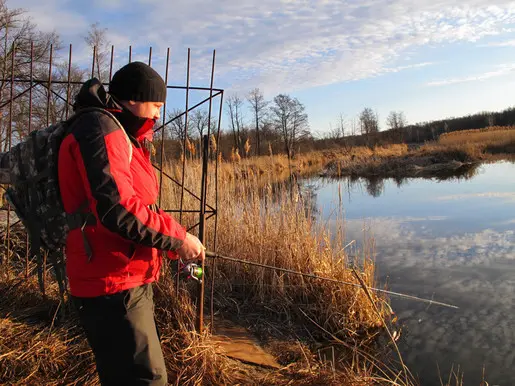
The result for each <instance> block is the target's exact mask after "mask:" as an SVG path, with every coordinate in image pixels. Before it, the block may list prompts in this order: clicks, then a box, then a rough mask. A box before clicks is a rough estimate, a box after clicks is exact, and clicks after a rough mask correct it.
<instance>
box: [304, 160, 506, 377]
mask: <svg viewBox="0 0 515 386" xmlns="http://www.w3.org/2000/svg"><path fill="white" fill-rule="evenodd" d="M306 186H309V189H310V190H311V192H312V193H313V196H314V197H315V198H316V205H317V207H318V209H319V210H320V215H321V216H322V217H323V218H324V220H326V221H327V222H328V224H329V226H335V225H336V221H341V220H338V219H337V218H336V217H337V216H335V212H337V211H338V210H337V209H338V207H339V194H338V189H340V192H341V198H342V203H341V204H342V205H343V209H344V212H345V213H344V214H345V222H346V224H345V228H346V239H347V240H346V241H351V240H356V241H357V244H358V246H359V245H360V244H361V243H362V242H363V239H364V237H373V239H374V241H375V251H376V260H377V269H378V280H379V281H380V283H385V282H388V285H389V289H391V290H394V291H399V292H404V293H409V294H412V295H416V296H422V297H429V298H431V297H434V299H435V300H440V301H443V302H446V303H451V304H454V305H457V306H458V307H459V309H458V310H453V309H446V308H442V307H437V306H434V305H431V306H429V307H428V305H427V304H424V303H416V302H413V301H408V300H399V299H396V298H392V305H393V308H394V310H395V311H396V312H397V314H398V316H399V319H400V322H401V325H402V326H403V330H402V335H401V336H402V338H401V339H400V341H399V344H400V349H401V351H402V353H403V358H404V360H405V362H406V363H407V364H408V366H409V368H410V369H411V370H412V372H413V373H414V375H416V376H418V377H419V379H420V382H421V384H423V385H440V379H439V370H438V368H439V369H440V373H441V375H442V378H443V379H447V378H448V375H449V372H450V370H451V366H454V369H456V368H457V366H458V365H459V366H460V369H461V370H462V371H463V372H464V381H465V384H466V385H479V384H480V382H481V379H482V378H481V374H482V371H483V366H485V374H486V379H487V381H488V382H489V384H490V385H515V307H514V306H515V164H511V163H497V164H490V165H483V166H480V167H479V168H478V169H477V170H475V171H474V173H471V172H469V173H468V175H467V177H466V178H461V179H448V180H444V181H437V180H434V179H433V180H428V179H410V180H406V181H398V182H396V181H393V180H391V179H389V180H376V181H366V180H357V181H350V180H349V179H340V180H328V179H320V178H316V179H311V180H309V181H306ZM365 233H366V236H364V235H365Z"/></svg>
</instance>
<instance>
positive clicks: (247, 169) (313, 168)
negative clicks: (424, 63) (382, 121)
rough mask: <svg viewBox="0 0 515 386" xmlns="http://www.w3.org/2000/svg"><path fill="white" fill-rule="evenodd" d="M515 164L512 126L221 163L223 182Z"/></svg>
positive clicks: (423, 173)
mask: <svg viewBox="0 0 515 386" xmlns="http://www.w3.org/2000/svg"><path fill="white" fill-rule="evenodd" d="M513 159H515V126H507V127H490V128H487V129H478V130H465V131H456V132H452V133H447V134H444V135H442V136H440V138H439V139H438V140H437V141H433V142H427V143H425V144H420V145H410V146H408V145H406V144H396V145H389V146H384V147H373V148H369V147H347V148H342V149H341V150H329V151H320V152H311V153H305V154H299V155H298V156H296V157H295V158H294V159H293V160H290V161H288V159H287V158H286V157H285V156H282V155H271V156H261V157H252V158H249V159H241V160H239V161H237V162H234V161H231V162H222V167H221V170H222V174H223V176H224V178H225V179H233V178H235V179H245V178H247V177H248V176H249V175H250V176H254V175H258V176H270V177H271V178H274V177H275V176H279V177H278V179H283V178H284V177H285V176H286V177H287V176H288V175H289V173H290V171H291V172H293V173H295V174H297V175H310V174H319V175H322V176H326V177H341V176H353V177H394V178H405V177H433V176H437V175H442V174H443V175H445V174H449V175H452V174H460V173H466V172H467V170H470V169H473V168H474V166H475V165H477V164H479V163H481V162H495V161H499V160H513Z"/></svg>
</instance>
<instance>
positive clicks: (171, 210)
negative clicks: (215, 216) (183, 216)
mask: <svg viewBox="0 0 515 386" xmlns="http://www.w3.org/2000/svg"><path fill="white" fill-rule="evenodd" d="M163 212H166V213H180V212H182V213H200V209H189V210H182V211H181V210H179V209H166V210H163ZM206 213H216V210H206Z"/></svg>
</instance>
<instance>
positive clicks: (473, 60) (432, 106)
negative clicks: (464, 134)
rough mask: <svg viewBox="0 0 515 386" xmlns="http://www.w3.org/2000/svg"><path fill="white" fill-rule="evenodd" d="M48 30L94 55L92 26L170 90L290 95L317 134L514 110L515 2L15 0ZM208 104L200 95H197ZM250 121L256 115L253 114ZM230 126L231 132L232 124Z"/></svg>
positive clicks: (78, 55)
mask: <svg viewBox="0 0 515 386" xmlns="http://www.w3.org/2000/svg"><path fill="white" fill-rule="evenodd" d="M7 5H8V7H10V8H14V7H21V8H24V9H25V10H26V11H27V14H28V15H29V16H30V17H31V19H32V21H33V22H34V23H35V24H36V25H37V27H38V28H39V29H40V30H42V31H54V30H55V31H56V32H58V33H59V35H60V36H61V40H62V43H63V45H68V44H69V43H72V44H73V45H74V61H80V60H83V61H86V60H87V59H88V57H90V56H91V52H90V51H89V50H88V49H87V47H86V45H85V43H84V36H85V35H86V34H87V31H88V29H89V27H90V25H91V24H92V23H95V22H98V23H100V25H101V26H102V27H104V28H107V35H108V38H109V41H110V42H111V43H112V44H114V45H115V52H116V54H115V57H116V60H115V63H116V64H119V65H121V64H123V62H124V61H127V59H128V58H127V52H128V47H129V45H131V46H132V50H133V59H134V60H148V51H149V47H150V46H152V52H153V62H152V63H153V65H154V66H155V67H156V69H157V70H158V71H159V72H160V73H161V74H163V75H164V62H165V58H166V50H167V48H168V47H169V48H170V50H171V60H170V63H171V73H170V75H169V79H170V82H169V83H170V84H177V85H184V84H185V82H186V59H187V50H188V48H190V49H191V71H192V72H191V84H192V85H196V86H209V83H210V74H211V70H210V66H211V62H212V55H213V50H216V69H215V79H214V85H215V87H218V88H223V89H224V90H225V97H227V95H231V94H238V95H239V96H241V97H245V95H246V94H247V93H248V91H249V90H251V89H253V88H255V87H257V88H259V89H260V90H262V91H263V93H264V95H265V97H266V98H267V99H269V100H271V99H273V97H274V96H275V95H277V94H279V93H286V94H290V95H292V96H294V97H296V98H298V99H299V101H300V102H302V103H303V104H304V105H305V106H306V111H307V113H308V116H309V123H310V127H311V130H312V132H314V133H315V134H323V133H325V132H328V131H329V130H330V128H331V127H335V125H336V123H337V121H338V119H339V116H340V114H343V116H344V118H345V119H346V120H348V121H350V120H351V119H352V118H355V117H357V115H358V114H359V112H360V111H361V110H363V108H365V107H370V108H372V109H373V110H374V111H376V112H377V114H378V116H379V119H380V124H381V128H382V129H384V128H386V123H385V121H386V117H387V115H388V113H389V112H390V111H392V110H395V111H403V112H404V114H405V116H406V118H407V120H408V122H409V123H417V122H423V121H428V120H435V119H443V118H446V117H453V116H461V115H466V114H471V113H476V112H479V111H485V110H487V111H498V110H502V109H505V108H508V107H511V106H513V105H515V103H514V102H515V50H514V46H515V2H514V1H492V0H490V1H486V0H460V1H456V0H454V1H452V0H360V1H358V0H339V1H338V0H310V1H304V0H259V1H257V0H218V1H209V0H187V1H185V0H175V1H169V0H124V1H121V0H89V1H83V0H80V1H78V0H45V1H41V0H15V1H13V0H7ZM198 98H200V96H198ZM246 113H247V117H246V118H247V120H248V121H249V122H250V121H251V115H250V111H248V112H247V111H246ZM222 123H223V126H225V125H226V124H227V123H228V118H227V117H226V116H224V118H223V122H222Z"/></svg>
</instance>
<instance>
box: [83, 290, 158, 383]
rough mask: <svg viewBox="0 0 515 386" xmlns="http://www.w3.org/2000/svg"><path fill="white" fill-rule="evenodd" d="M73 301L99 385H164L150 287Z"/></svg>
mask: <svg viewBox="0 0 515 386" xmlns="http://www.w3.org/2000/svg"><path fill="white" fill-rule="evenodd" d="M73 302H74V304H75V307H76V308H77V310H78V313H79V318H80V322H81V325H82V327H83V328H84V331H85V332H86V337H87V339H88V342H89V345H90V346H91V349H92V351H93V354H94V355H95V362H96V367H97V372H98V375H99V378H100V382H101V384H102V385H103V386H114V385H120V386H121V385H124V386H139V385H142V386H143V385H151V386H163V385H167V375H166V368H165V362H164V358H163V352H162V350H161V343H160V341H159V334H158V331H157V328H156V323H155V319H154V300H153V292H152V285H151V284H145V285H143V286H141V287H135V288H131V289H130V290H126V291H122V292H119V293H116V294H113V295H108V296H100V297H95V298H77V297H73Z"/></svg>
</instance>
